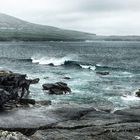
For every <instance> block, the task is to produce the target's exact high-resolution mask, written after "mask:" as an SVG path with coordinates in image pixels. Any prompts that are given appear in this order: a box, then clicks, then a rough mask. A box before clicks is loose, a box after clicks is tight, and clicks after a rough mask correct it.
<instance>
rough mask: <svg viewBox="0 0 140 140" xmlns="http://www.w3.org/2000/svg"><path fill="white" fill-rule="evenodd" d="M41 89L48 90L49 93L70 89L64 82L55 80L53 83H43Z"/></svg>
mask: <svg viewBox="0 0 140 140" xmlns="http://www.w3.org/2000/svg"><path fill="white" fill-rule="evenodd" d="M42 86H43V90H48V91H49V93H50V94H63V93H67V92H71V89H70V88H69V87H68V86H67V84H66V83H63V82H56V83H54V84H44V85H42Z"/></svg>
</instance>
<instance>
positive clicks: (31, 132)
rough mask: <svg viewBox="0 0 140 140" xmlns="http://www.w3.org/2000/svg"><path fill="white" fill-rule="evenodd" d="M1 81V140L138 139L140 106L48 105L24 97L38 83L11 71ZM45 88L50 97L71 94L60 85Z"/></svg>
mask: <svg viewBox="0 0 140 140" xmlns="http://www.w3.org/2000/svg"><path fill="white" fill-rule="evenodd" d="M17 75H18V76H17ZM9 77H10V78H11V79H10V78H9ZM21 77H22V78H21ZM0 79H3V80H0V86H1V91H0V93H1V94H0V96H1V97H0V105H1V108H3V109H2V110H1V111H0V130H1V131H0V140H139V139H140V106H137V107H131V108H126V109H123V110H117V111H114V107H113V104H112V103H110V102H108V103H106V104H101V103H99V104H98V105H97V104H96V103H93V104H89V105H84V104H83V105H78V104H60V105H57V104H56V105H55V104H52V105H51V101H45V100H44V101H35V100H33V99H28V98H27V96H25V95H26V94H27V95H28V94H29V86H30V84H35V83H37V82H38V81H39V79H34V80H31V79H26V76H25V75H24V76H23V75H20V74H15V73H12V72H10V71H8V72H5V71H1V72H0ZM7 86H10V87H11V88H12V90H9V88H7ZM44 88H45V90H49V92H50V93H51V94H54V93H56V94H58V93H59V92H60V93H61V94H62V93H63V92H64V93H65V92H70V91H71V89H70V88H69V87H68V86H67V84H65V83H60V82H57V83H54V84H45V85H44ZM13 89H14V90H13ZM58 96H59V95H58ZM13 104H14V106H13ZM7 106H8V107H7ZM9 106H12V108H9Z"/></svg>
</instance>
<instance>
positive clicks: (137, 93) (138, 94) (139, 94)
mask: <svg viewBox="0 0 140 140" xmlns="http://www.w3.org/2000/svg"><path fill="white" fill-rule="evenodd" d="M135 94H136V96H137V97H140V89H139V90H138V91H137V92H136V93H135Z"/></svg>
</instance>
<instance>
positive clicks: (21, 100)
mask: <svg viewBox="0 0 140 140" xmlns="http://www.w3.org/2000/svg"><path fill="white" fill-rule="evenodd" d="M19 103H20V104H23V105H28V104H32V105H35V103H36V102H35V100H34V99H25V98H24V99H20V100H19Z"/></svg>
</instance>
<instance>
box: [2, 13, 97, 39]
mask: <svg viewBox="0 0 140 140" xmlns="http://www.w3.org/2000/svg"><path fill="white" fill-rule="evenodd" d="M94 36H96V35H95V34H91V33H85V32H80V31H74V30H66V29H61V28H57V27H53V26H47V25H39V24H34V23H30V22H27V21H24V20H21V19H18V18H16V17H12V16H9V15H6V14H3V13H0V40H6V41H7V40H23V41H35V40H46V41H47V40H56V41H57V40H64V41H65V40H88V39H91V40H92V39H93V38H94Z"/></svg>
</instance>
